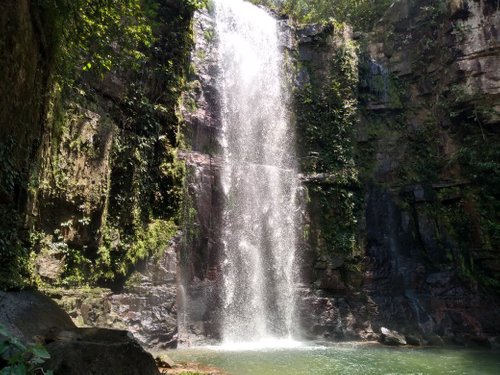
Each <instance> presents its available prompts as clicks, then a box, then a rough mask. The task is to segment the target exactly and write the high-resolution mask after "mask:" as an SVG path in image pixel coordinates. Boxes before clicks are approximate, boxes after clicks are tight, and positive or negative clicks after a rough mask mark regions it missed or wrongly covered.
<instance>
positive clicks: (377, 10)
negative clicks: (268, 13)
mask: <svg viewBox="0 0 500 375" xmlns="http://www.w3.org/2000/svg"><path fill="white" fill-rule="evenodd" d="M252 2H253V3H256V4H263V5H266V6H268V7H270V8H272V9H275V10H276V11H278V12H280V13H284V14H288V15H290V16H291V17H293V18H294V19H295V20H297V21H298V22H300V23H324V22H329V20H330V19H332V18H334V19H336V20H337V21H339V22H347V23H349V24H351V25H353V26H354V27H356V28H360V29H363V30H368V29H370V28H371V27H372V26H373V24H374V23H375V22H376V21H377V20H378V19H379V18H380V17H381V16H382V14H383V13H384V12H385V11H386V10H387V8H388V7H389V5H391V4H392V3H393V0H334V1H332V0H253V1H252Z"/></svg>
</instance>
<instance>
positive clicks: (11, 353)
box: [0, 324, 53, 375]
mask: <svg viewBox="0 0 500 375" xmlns="http://www.w3.org/2000/svg"><path fill="white" fill-rule="evenodd" d="M0 339H1V340H2V341H1V342H0V367H1V368H0V375H34V374H38V375H52V374H53V372H52V371H51V370H43V368H42V366H43V363H44V362H45V361H47V359H49V358H50V354H49V353H48V352H47V350H46V349H45V348H44V347H43V346H42V345H40V344H23V343H22V342H21V341H20V340H19V339H18V338H17V337H15V336H13V335H12V334H11V333H10V332H9V331H8V330H7V329H6V328H5V327H4V326H3V325H2V324H0Z"/></svg>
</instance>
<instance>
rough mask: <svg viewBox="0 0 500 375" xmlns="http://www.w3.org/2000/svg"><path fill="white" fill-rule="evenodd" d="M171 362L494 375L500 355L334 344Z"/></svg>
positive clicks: (192, 354) (187, 356)
mask: <svg viewBox="0 0 500 375" xmlns="http://www.w3.org/2000/svg"><path fill="white" fill-rule="evenodd" d="M169 355H170V356H171V357H172V358H173V359H174V361H195V362H200V363H203V364H206V365H211V366H215V367H218V368H221V369H223V370H225V371H227V373H228V374H230V375H306V374H307V375H310V374H314V375H332V374H346V375H347V374H370V375H372V374H373V375H379V374H380V375H382V374H383V375H396V374H397V375H402V374H404V375H443V374H454V375H470V374H478V375H479V374H485V375H489V374H491V375H493V374H495V375H496V374H500V352H499V351H482V350H470V349H448V348H446V349H443V348H391V347H382V346H379V345H360V344H335V345H328V346H326V345H314V346H302V347H295V348H287V349H265V350H257V349H254V350H231V348H226V349H221V348H217V347H213V348H197V349H179V350H176V351H172V352H170V353H169Z"/></svg>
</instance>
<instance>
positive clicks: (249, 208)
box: [214, 0, 299, 345]
mask: <svg viewBox="0 0 500 375" xmlns="http://www.w3.org/2000/svg"><path fill="white" fill-rule="evenodd" d="M214 5H215V19H216V30H217V38H218V51H219V57H218V58H219V61H218V65H219V68H220V73H219V76H218V84H219V92H220V96H221V98H220V99H221V108H222V109H221V121H222V135H221V140H220V141H221V144H222V146H223V168H222V180H223V183H222V184H223V189H224V194H225V196H226V204H225V208H224V230H223V244H224V261H223V278H224V287H223V296H222V299H223V316H222V327H223V328H222V339H223V343H224V344H231V345H233V344H234V343H241V342H249V341H250V342H260V343H261V344H262V342H264V341H266V340H268V341H273V340H276V339H282V340H286V339H291V338H292V335H293V331H294V327H295V324H294V306H295V298H296V297H295V287H294V285H295V282H296V280H295V272H294V268H295V257H296V248H297V239H296V232H297V231H296V228H297V225H298V222H299V220H298V218H299V207H298V203H297V197H296V196H297V192H298V188H299V185H298V178H297V167H296V156H295V150H294V133H293V129H292V127H291V126H290V121H289V115H288V107H289V105H288V104H289V93H288V90H287V87H286V83H285V81H286V80H285V79H284V78H285V75H284V72H283V66H284V60H283V54H282V50H281V47H280V43H279V30H278V24H277V22H276V20H275V19H274V18H273V17H271V16H270V15H269V14H268V13H266V12H265V11H264V10H262V9H260V8H258V7H256V6H254V5H252V4H250V3H247V2H245V1H242V0H215V1H214Z"/></svg>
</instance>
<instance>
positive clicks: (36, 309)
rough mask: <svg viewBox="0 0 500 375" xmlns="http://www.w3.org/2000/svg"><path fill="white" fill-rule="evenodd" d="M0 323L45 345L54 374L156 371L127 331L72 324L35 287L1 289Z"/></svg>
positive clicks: (146, 373)
mask: <svg viewBox="0 0 500 375" xmlns="http://www.w3.org/2000/svg"><path fill="white" fill-rule="evenodd" d="M0 323H2V324H4V325H5V326H6V327H7V329H8V330H9V331H10V332H11V333H12V334H13V335H15V336H17V337H19V338H20V339H21V340H22V341H23V342H39V343H42V344H43V345H45V347H46V349H47V351H48V352H49V354H50V356H51V358H50V359H49V360H48V361H47V362H46V363H44V368H45V369H51V370H54V373H55V374H61V375H62V374H69V375H80V374H81V375H83V374H100V375H105V374H133V375H155V374H159V371H158V369H157V368H156V364H155V361H154V359H153V357H152V356H151V354H149V353H147V352H146V351H144V349H142V347H141V346H140V344H139V342H138V341H136V340H135V339H134V337H133V336H132V335H131V334H130V333H129V332H127V331H118V330H109V329H101V328H77V327H76V326H75V325H74V324H73V322H72V321H71V318H70V317H69V316H68V315H67V314H66V313H65V312H64V311H63V310H62V309H61V308H59V307H58V306H57V305H56V304H55V302H54V301H52V300H51V299H50V298H49V297H47V296H44V295H43V294H41V293H39V292H17V293H4V292H0Z"/></svg>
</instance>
